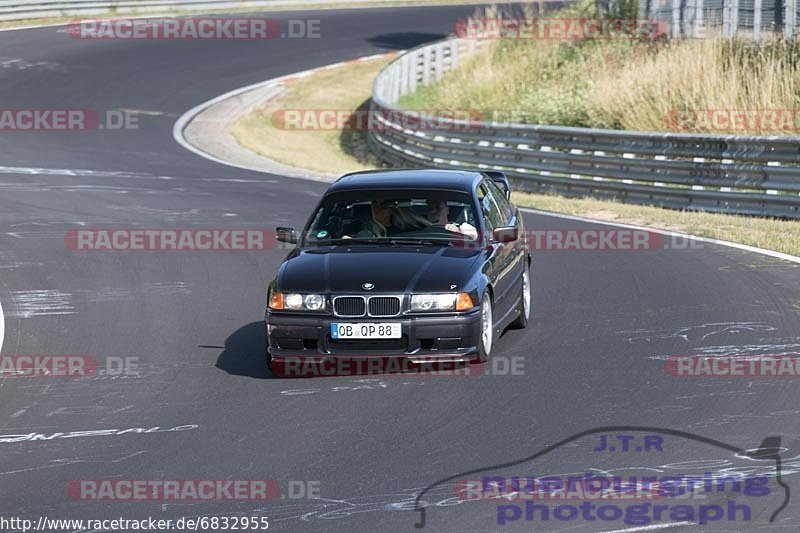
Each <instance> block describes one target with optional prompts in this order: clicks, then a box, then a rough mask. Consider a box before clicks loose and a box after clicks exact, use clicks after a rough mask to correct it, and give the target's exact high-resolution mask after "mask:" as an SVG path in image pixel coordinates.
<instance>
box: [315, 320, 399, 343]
mask: <svg viewBox="0 0 800 533" xmlns="http://www.w3.org/2000/svg"><path fill="white" fill-rule="evenodd" d="M400 337H402V330H401V329H400V324H399V323H398V322H372V323H370V322H334V323H333V324H331V338H332V339H399V338H400Z"/></svg>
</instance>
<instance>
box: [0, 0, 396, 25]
mask: <svg viewBox="0 0 800 533" xmlns="http://www.w3.org/2000/svg"><path fill="white" fill-rule="evenodd" d="M351 1H352V2H353V3H358V2H362V1H381V0H351ZM387 1H389V0H387ZM303 3H305V4H308V3H313V4H335V3H337V1H336V0H313V1H312V2H309V1H304V0H51V1H47V0H0V21H2V20H27V19H39V18H55V17H71V16H74V17H86V16H90V15H108V14H111V13H113V14H114V15H117V16H118V15H132V14H136V15H138V14H147V13H164V12H171V11H176V12H181V11H198V10H223V9H240V8H248V9H249V8H256V7H269V6H279V5H292V4H303Z"/></svg>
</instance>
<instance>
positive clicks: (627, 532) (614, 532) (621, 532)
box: [601, 522, 694, 533]
mask: <svg viewBox="0 0 800 533" xmlns="http://www.w3.org/2000/svg"><path fill="white" fill-rule="evenodd" d="M693 524H694V522H675V523H673V524H654V525H652V526H641V527H631V528H628V529H608V530H606V531H602V532H601V533H633V532H634V531H655V530H657V529H667V528H668V527H677V526H691V525H693Z"/></svg>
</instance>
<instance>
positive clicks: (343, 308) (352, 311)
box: [333, 296, 366, 316]
mask: <svg viewBox="0 0 800 533" xmlns="http://www.w3.org/2000/svg"><path fill="white" fill-rule="evenodd" d="M365 310H366V304H365V303H364V298H362V297H361V296H341V297H339V298H335V299H334V300H333V311H334V312H335V313H336V314H337V315H339V316H363V315H364V313H365Z"/></svg>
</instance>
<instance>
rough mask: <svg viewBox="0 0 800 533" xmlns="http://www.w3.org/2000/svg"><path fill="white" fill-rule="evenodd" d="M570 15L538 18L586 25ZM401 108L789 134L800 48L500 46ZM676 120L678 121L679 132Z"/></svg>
mask: <svg viewBox="0 0 800 533" xmlns="http://www.w3.org/2000/svg"><path fill="white" fill-rule="evenodd" d="M579 6H583V9H584V11H583V12H579V11H578V12H576V8H571V10H569V11H557V12H554V13H550V14H547V15H546V17H547V18H555V17H569V16H585V15H586V11H587V7H586V4H585V3H582V4H579ZM495 13H496V12H495ZM479 15H482V16H487V17H488V16H491V13H490V14H489V15H487V14H485V13H484V14H479ZM494 16H498V15H496V14H495V15H494ZM501 16H502V15H501ZM400 103H401V105H403V106H407V107H412V108H443V109H449V108H453V109H477V110H479V111H481V112H482V113H483V115H484V116H486V117H492V116H498V118H500V119H503V120H509V119H510V120H512V121H515V122H524V123H530V124H553V125H564V126H577V127H591V128H610V129H629V130H644V131H674V130H676V129H679V130H680V131H685V132H698V133H699V132H703V133H707V132H713V133H739V134H743V133H751V134H769V135H798V132H800V123H796V122H795V120H794V117H795V115H796V114H798V113H797V110H798V109H800V42H798V41H790V42H787V41H783V40H779V39H773V40H769V41H766V42H764V43H762V45H761V46H760V47H758V46H754V45H752V44H751V43H750V42H747V41H744V40H725V39H718V38H709V39H699V40H683V41H675V42H670V41H668V40H666V39H658V40H649V41H646V40H637V39H631V38H619V39H598V40H582V41H574V42H567V41H554V40H531V39H528V40H514V39H505V40H500V41H497V42H495V43H493V44H492V45H491V46H490V49H489V50H488V52H487V53H483V54H479V55H477V56H475V57H474V58H472V59H471V60H469V61H467V62H465V63H464V64H463V66H462V67H460V68H459V69H457V70H456V71H454V72H452V73H449V74H447V75H446V76H445V77H444V78H443V79H442V80H440V81H439V82H437V83H435V84H433V85H430V86H428V87H424V88H422V89H420V90H419V91H418V92H417V93H415V94H413V95H409V96H407V97H405V98H404V99H402V100H401V102H400ZM698 110H733V111H737V110H742V111H747V110H791V111H792V113H790V114H788V115H786V116H788V117H790V118H791V119H792V120H791V123H790V124H783V126H785V128H784V127H781V126H778V125H772V124H770V123H764V122H762V121H760V120H752V121H747V122H745V123H744V124H743V125H735V126H734V127H731V128H725V127H719V126H721V125H722V126H724V124H719V123H718V124H716V127H712V125H711V124H709V123H708V121H703V120H700V119H702V118H706V117H708V116H709V115H708V114H705V113H704V114H702V115H698V114H696V113H693V112H696V111H698ZM678 113H682V114H681V115H680V116H682V117H687V118H686V120H683V121H682V122H681V124H680V126H679V125H678V124H677V123H676V117H677V116H678ZM728 116H729V115H728ZM760 116H761V115H760Z"/></svg>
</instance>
